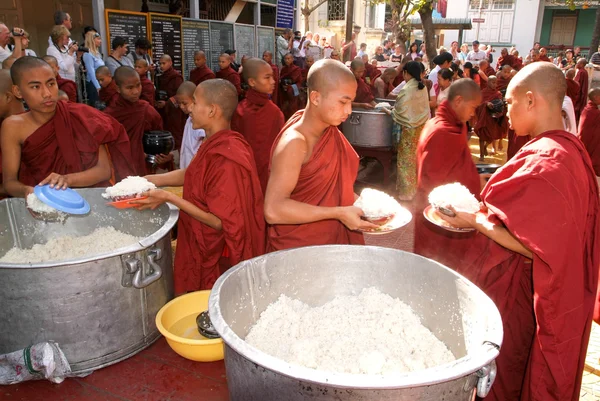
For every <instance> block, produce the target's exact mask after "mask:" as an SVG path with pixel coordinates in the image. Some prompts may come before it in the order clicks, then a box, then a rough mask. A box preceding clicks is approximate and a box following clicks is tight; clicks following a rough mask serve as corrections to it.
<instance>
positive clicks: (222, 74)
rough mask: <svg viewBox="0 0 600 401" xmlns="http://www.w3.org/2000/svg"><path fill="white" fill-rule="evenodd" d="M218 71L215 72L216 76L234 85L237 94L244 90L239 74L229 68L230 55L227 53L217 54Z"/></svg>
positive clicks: (239, 94) (240, 94)
mask: <svg viewBox="0 0 600 401" xmlns="http://www.w3.org/2000/svg"><path fill="white" fill-rule="evenodd" d="M219 67H220V69H219V71H218V72H217V74H216V76H217V78H221V79H225V80H227V81H229V82H231V83H232V84H233V86H235V90H237V93H238V96H242V94H243V93H244V91H243V90H242V79H241V78H240V74H238V73H237V71H236V70H234V69H233V68H231V56H230V55H229V54H227V53H223V54H221V55H220V56H219Z"/></svg>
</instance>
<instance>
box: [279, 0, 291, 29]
mask: <svg viewBox="0 0 600 401" xmlns="http://www.w3.org/2000/svg"><path fill="white" fill-rule="evenodd" d="M293 27H294V0H277V28H290V29H291V28H293Z"/></svg>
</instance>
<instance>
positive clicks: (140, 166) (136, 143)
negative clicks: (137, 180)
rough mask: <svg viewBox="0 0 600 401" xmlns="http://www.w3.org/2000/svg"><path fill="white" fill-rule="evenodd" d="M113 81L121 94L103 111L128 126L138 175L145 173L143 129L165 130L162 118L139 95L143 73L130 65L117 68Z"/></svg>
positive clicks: (144, 130) (127, 129) (133, 159)
mask: <svg viewBox="0 0 600 401" xmlns="http://www.w3.org/2000/svg"><path fill="white" fill-rule="evenodd" d="M114 81H115V84H116V85H117V91H118V92H119V97H118V98H117V100H116V101H115V102H114V103H113V104H112V105H111V106H108V107H107V108H106V109H105V110H104V112H105V113H106V114H108V115H110V116H112V117H114V118H115V119H116V120H117V121H118V122H120V123H121V124H122V125H123V127H125V131H127V135H128V136H129V144H130V147H131V156H132V160H131V163H132V164H133V167H134V169H135V175H139V176H144V175H146V174H147V173H148V169H147V166H146V154H145V153H144V145H143V143H142V139H143V137H144V132H147V131H156V130H162V129H163V123H162V118H161V117H160V114H158V112H157V111H156V110H155V109H154V107H152V106H151V105H150V103H148V102H146V101H145V100H141V99H140V95H141V93H142V84H141V82H140V76H139V75H138V73H137V72H136V71H135V70H134V69H133V68H131V67H127V66H123V67H119V68H117V69H116V70H115V77H114Z"/></svg>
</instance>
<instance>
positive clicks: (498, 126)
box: [475, 76, 506, 161]
mask: <svg viewBox="0 0 600 401" xmlns="http://www.w3.org/2000/svg"><path fill="white" fill-rule="evenodd" d="M495 99H499V100H502V93H500V91H498V90H497V89H496V77H495V76H490V77H489V78H488V81H487V82H486V87H485V89H484V90H482V91H481V105H480V106H479V107H478V108H477V124H476V125H475V132H476V133H477V136H478V137H479V148H480V154H479V160H481V161H483V158H484V156H486V155H487V146H488V145H489V144H491V143H492V142H493V141H496V140H498V139H501V138H502V134H503V133H504V130H505V128H506V125H505V124H504V125H503V124H502V123H503V121H502V120H503V119H504V116H499V117H494V116H492V113H491V112H490V109H491V108H492V103H491V101H492V100H495ZM494 151H495V150H494Z"/></svg>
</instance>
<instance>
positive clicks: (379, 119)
mask: <svg viewBox="0 0 600 401" xmlns="http://www.w3.org/2000/svg"><path fill="white" fill-rule="evenodd" d="M392 125H393V121H392V117H391V116H390V115H388V114H386V113H384V112H383V111H376V110H366V109H353V110H352V114H351V115H350V117H348V118H347V119H346V121H344V122H343V123H342V133H343V134H344V136H345V137H346V139H348V142H350V143H351V144H352V145H354V146H359V147H363V148H389V147H391V146H392Z"/></svg>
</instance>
